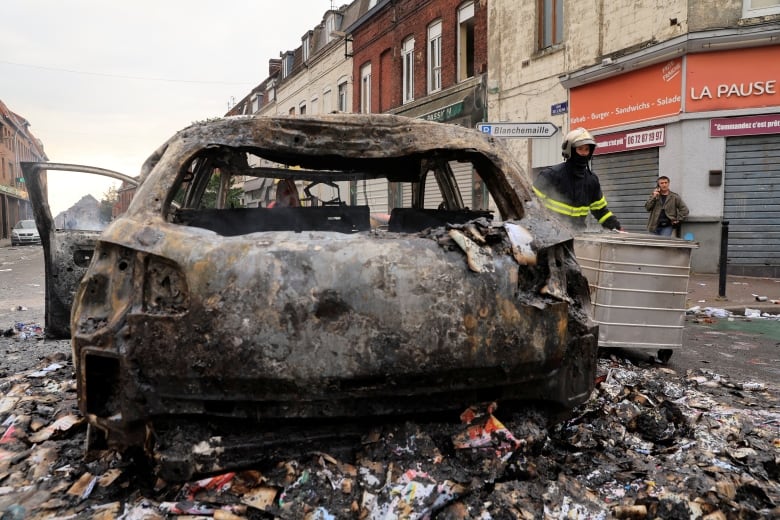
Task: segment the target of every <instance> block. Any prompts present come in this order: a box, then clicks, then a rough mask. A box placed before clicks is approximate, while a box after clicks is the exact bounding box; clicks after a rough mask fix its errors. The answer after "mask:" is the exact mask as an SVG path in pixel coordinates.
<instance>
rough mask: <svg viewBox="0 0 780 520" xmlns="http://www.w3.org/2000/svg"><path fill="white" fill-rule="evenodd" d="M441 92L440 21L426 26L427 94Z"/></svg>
mask: <svg viewBox="0 0 780 520" xmlns="http://www.w3.org/2000/svg"><path fill="white" fill-rule="evenodd" d="M439 90H441V20H437V21H436V22H434V23H432V24H431V25H429V26H428V92H429V93H431V92H437V91H439Z"/></svg>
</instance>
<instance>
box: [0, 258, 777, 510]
mask: <svg viewBox="0 0 780 520" xmlns="http://www.w3.org/2000/svg"><path fill="white" fill-rule="evenodd" d="M43 277H44V275H43V259H42V249H41V247H40V246H29V247H15V248H12V247H0V291H1V292H0V320H1V321H0V326H2V328H3V330H4V331H10V332H8V334H5V335H3V337H2V339H1V340H0V342H1V343H0V346H1V347H2V348H3V350H4V351H5V353H6V356H5V358H4V359H3V361H2V366H1V369H0V388H2V389H3V392H4V395H3V396H2V398H1V399H0V408H1V409H2V412H3V415H2V417H1V419H2V420H3V421H4V423H3V424H4V429H5V430H4V433H3V434H2V441H0V443H2V446H3V447H2V449H0V481H1V482H2V486H0V512H2V513H3V516H2V518H3V519H5V518H36V519H37V518H58V519H78V518H99V519H101V520H108V519H120V518H122V519H130V518H138V519H141V518H143V519H163V518H176V517H178V518H184V517H187V518H212V517H213V518H222V519H226V520H236V519H242V518H249V519H261V518H262V519H269V518H281V519H299V518H308V519H326V518H434V519H440V520H442V519H446V520H451V519H465V518H513V519H514V518H587V519H591V518H592V519H597V518H598V519H602V518H607V517H612V518H638V519H641V518H701V517H705V518H713V519H721V518H723V519H726V518H770V517H776V515H778V514H780V507H779V506H778V504H780V483H778V478H779V477H780V473H778V465H777V445H778V442H780V389H778V386H777V381H778V378H777V375H778V368H777V367H778V363H777V362H776V361H775V359H776V358H777V356H778V341H780V340H779V339H778V328H777V323H776V322H774V323H773V322H769V321H766V320H763V321H758V320H756V321H747V320H742V319H734V320H731V321H729V320H728V319H726V320H704V319H701V318H694V317H692V318H691V319H689V320H688V322H687V324H686V329H685V334H684V345H683V347H682V348H681V349H679V350H676V351H675V353H674V354H673V356H672V358H671V360H670V362H669V363H668V364H667V365H662V364H660V363H659V362H658V361H657V360H654V359H652V354H653V353H651V352H648V351H636V350H635V351H625V352H624V351H618V350H615V349H610V350H603V351H602V354H603V355H602V359H600V360H599V367H598V372H599V378H598V384H597V385H596V389H595V390H594V392H593V394H592V396H591V397H590V399H588V401H587V402H585V403H583V404H582V405H580V406H578V407H576V408H575V409H574V410H573V411H572V412H571V414H570V415H569V416H568V417H567V418H566V419H565V420H558V421H556V422H549V421H547V420H546V419H545V418H544V417H543V415H542V414H540V413H539V412H537V411H536V410H535V409H533V408H530V409H517V408H512V407H511V406H509V405H506V404H504V403H499V407H498V408H493V407H492V406H488V407H487V409H482V408H481V407H482V406H484V405H475V406H474V407H473V409H471V411H472V413H473V414H474V418H473V419H470V421H472V422H467V423H461V422H459V421H458V420H457V417H453V418H452V420H444V421H443V422H441V421H442V419H441V418H439V419H437V422H432V420H430V419H429V420H427V421H426V420H423V419H424V418H417V419H418V420H417V421H416V422H412V421H411V420H408V421H407V422H404V423H403V424H382V423H377V424H372V425H367V431H366V433H365V435H364V436H363V437H362V438H361V442H360V445H359V446H353V447H352V448H351V450H344V449H343V447H342V448H338V447H337V446H336V445H332V444H327V443H325V441H320V443H319V444H316V445H315V446H310V445H308V444H307V446H306V448H305V450H303V451H302V452H300V453H298V454H297V455H289V454H286V453H285V455H284V458H280V457H282V456H281V455H279V454H278V453H269V454H268V461H267V463H264V464H259V465H257V466H255V467H251V468H246V470H244V471H237V472H225V473H223V474H219V475H214V476H211V477H209V478H205V479H202V480H198V481H194V482H187V483H176V482H172V483H168V482H165V481H163V480H159V479H158V480H156V481H155V479H154V477H153V474H152V473H151V471H150V469H151V468H150V467H149V466H148V465H147V464H146V463H145V462H143V461H142V460H136V459H134V458H129V457H125V456H123V454H119V453H114V452H113V451H111V450H100V451H99V452H97V453H91V454H90V456H89V457H85V456H84V451H83V449H84V446H85V439H86V436H87V431H86V427H85V423H84V420H83V418H81V417H80V415H79V413H78V411H77V408H76V402H75V391H74V389H75V381H74V380H73V379H72V377H73V371H72V365H71V363H70V351H69V344H68V342H67V341H50V340H44V339H42V336H41V335H40V333H38V332H36V330H37V327H35V325H37V326H38V327H40V326H42V325H43V320H44V294H43V285H44V280H43ZM17 324H23V325H26V326H27V327H22V328H20V329H19V328H17V327H16V325H17ZM462 418H463V415H462V416H461V419H462ZM499 418H500V420H499ZM211 442H219V441H218V440H217V439H212V440H211ZM277 459H278V460H277ZM401 512H404V513H403V514H401ZM187 515H195V516H187ZM393 515H396V516H393ZM705 515H710V516H705ZM711 515H714V516H711Z"/></svg>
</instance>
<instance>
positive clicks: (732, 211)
mask: <svg viewBox="0 0 780 520" xmlns="http://www.w3.org/2000/svg"><path fill="white" fill-rule="evenodd" d="M488 9H489V16H488V20H489V27H488V34H489V43H488V49H489V54H488V78H489V79H488V82H487V91H488V119H489V120H490V121H519V122H528V121H550V122H553V123H554V124H555V125H557V126H558V127H559V128H560V133H559V134H557V136H555V138H553V139H533V140H531V139H517V140H507V141H508V144H509V146H510V147H511V148H512V149H513V151H514V152H515V154H516V155H517V157H518V158H519V159H520V161H521V163H523V164H525V165H526V166H527V168H528V171H529V174H530V175H531V176H533V175H534V174H535V173H536V172H538V170H539V169H540V168H542V167H544V166H547V165H549V164H553V163H555V162H559V161H560V160H562V159H561V157H560V143H561V135H562V134H565V133H566V132H567V131H568V130H570V129H571V128H575V127H578V126H583V127H586V128H588V129H589V130H591V131H592V133H593V134H594V135H595V136H596V139H597V141H598V142H599V145H600V146H599V148H598V149H597V152H596V153H597V155H596V156H595V157H594V159H593V169H594V171H595V172H596V173H597V174H598V175H599V178H600V179H601V183H602V187H603V189H604V192H605V195H606V197H607V200H608V202H609V203H610V208H611V209H612V211H613V212H614V213H615V214H616V215H617V216H618V218H619V219H620V221H621V223H623V225H624V226H625V228H626V229H627V230H629V231H637V232H643V231H644V230H645V224H646V220H647V213H646V212H645V210H644V202H645V201H646V200H647V198H648V196H649V195H650V193H651V192H652V190H653V188H654V186H655V182H656V179H657V177H658V176H660V175H666V176H668V177H670V178H671V184H672V190H673V191H676V192H678V193H680V194H681V195H682V197H683V199H684V200H685V202H686V203H687V205H688V207H689V208H690V210H691V215H690V217H689V218H688V220H687V221H686V222H685V223H684V224H683V227H682V229H681V236H683V237H687V238H691V239H693V240H695V241H697V242H699V244H700V248H699V249H697V250H695V251H694V253H693V258H692V264H693V268H694V270H696V271H699V272H716V271H717V270H718V269H719V259H720V258H721V254H722V253H723V254H724V255H725V257H726V258H727V266H728V271H729V272H731V273H733V274H745V275H756V276H780V182H778V181H780V85H778V81H780V0H714V1H713V2H707V3H703V2H689V1H687V0H663V1H659V2H653V3H652V5H650V4H647V3H636V2H609V3H607V2H603V1H601V2H595V1H593V2H564V1H562V0H538V1H535V2H515V1H513V0H491V2H490V3H489V7H488ZM529 22H530V23H529ZM520 27H522V28H524V30H517V28H520ZM725 231H728V234H727V237H728V240H727V241H723V240H722V237H723V236H724V235H725ZM726 242H727V245H725V244H726ZM722 244H724V248H723V249H724V250H723V251H721V245H722Z"/></svg>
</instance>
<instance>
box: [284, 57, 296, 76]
mask: <svg viewBox="0 0 780 520" xmlns="http://www.w3.org/2000/svg"><path fill="white" fill-rule="evenodd" d="M294 56H295V55H294V54H293V53H292V52H289V51H288V52H286V53H285V54H282V77H283V78H286V77H287V76H289V75H290V73H291V72H292V68H293V58H294Z"/></svg>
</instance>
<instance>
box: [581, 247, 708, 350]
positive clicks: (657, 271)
mask: <svg viewBox="0 0 780 520" xmlns="http://www.w3.org/2000/svg"><path fill="white" fill-rule="evenodd" d="M697 247H699V245H698V244H697V243H696V242H691V241H687V240H681V239H677V238H666V237H659V236H656V235H649V234H639V233H615V232H612V233H604V232H600V233H583V234H581V235H578V236H577V237H576V238H575V239H574V251H575V254H576V255H577V261H578V262H579V264H580V266H581V267H582V271H583V274H584V275H585V276H586V277H587V279H588V284H589V285H590V291H591V295H590V297H591V304H592V318H593V320H594V321H595V322H597V323H598V324H599V346H600V347H623V348H640V349H654V350H657V351H658V352H657V356H658V358H659V359H660V360H661V361H663V362H666V361H668V360H669V358H670V357H671V355H672V352H673V350H674V349H677V348H680V347H682V338H683V326H684V325H685V311H686V304H685V303H686V297H687V294H688V280H689V278H690V265H691V251H692V250H693V249H695V248H697Z"/></svg>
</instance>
